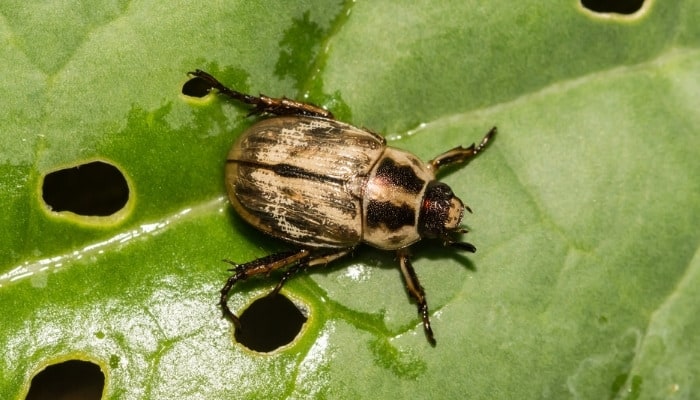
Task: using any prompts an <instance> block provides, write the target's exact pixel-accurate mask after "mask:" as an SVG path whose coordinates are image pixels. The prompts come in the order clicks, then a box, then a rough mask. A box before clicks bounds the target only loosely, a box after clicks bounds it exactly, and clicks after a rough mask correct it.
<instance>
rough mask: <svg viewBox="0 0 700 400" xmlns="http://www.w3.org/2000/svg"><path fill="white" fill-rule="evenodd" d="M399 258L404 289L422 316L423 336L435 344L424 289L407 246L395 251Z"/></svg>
mask: <svg viewBox="0 0 700 400" xmlns="http://www.w3.org/2000/svg"><path fill="white" fill-rule="evenodd" d="M396 255H397V257H398V259H399V265H400V266H401V274H402V275H403V279H404V283H405V284H406V289H407V290H408V293H409V294H410V295H411V296H412V297H413V298H414V299H415V300H416V303H417V305H418V314H420V316H421V317H422V318H423V331H425V337H426V338H427V339H428V342H430V344H431V345H432V346H435V337H434V336H433V329H432V328H431V327H430V312H429V311H428V302H427V300H426V299H425V291H424V290H423V286H421V284H420V282H419V281H418V276H416V271H415V270H414V269H413V265H411V259H410V258H411V254H410V253H409V251H408V248H403V249H400V250H399V251H397V253H396Z"/></svg>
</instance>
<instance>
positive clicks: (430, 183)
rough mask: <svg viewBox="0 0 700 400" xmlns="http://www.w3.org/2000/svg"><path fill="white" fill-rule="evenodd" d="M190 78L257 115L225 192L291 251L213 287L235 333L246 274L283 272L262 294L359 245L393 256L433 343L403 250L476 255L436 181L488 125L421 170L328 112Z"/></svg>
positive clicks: (477, 148) (233, 160) (455, 204)
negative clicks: (429, 246) (235, 294)
mask: <svg viewBox="0 0 700 400" xmlns="http://www.w3.org/2000/svg"><path fill="white" fill-rule="evenodd" d="M189 75H190V76H192V77H196V78H199V79H202V80H204V81H205V82H207V84H208V85H210V89H209V90H211V89H216V90H217V91H218V92H219V93H220V94H222V95H224V96H227V97H229V98H231V99H234V100H238V101H240V102H243V103H246V104H249V105H251V106H253V108H252V110H251V112H250V114H251V115H258V114H266V115H271V116H272V117H270V118H267V119H262V120H260V121H258V122H257V123H255V124H254V125H253V126H251V127H250V128H249V129H248V130H247V131H245V132H244V133H243V134H242V135H241V136H240V137H239V138H238V139H237V140H236V142H235V143H234V145H233V147H232V148H231V151H230V152H229V154H228V158H227V160H226V189H227V192H228V196H229V200H230V201H231V204H232V205H233V207H234V209H235V210H236V211H237V212H238V214H239V215H240V216H241V217H243V219H245V220H246V221H247V222H248V223H250V224H252V225H253V226H255V227H256V228H257V229H259V230H261V231H263V232H265V233H268V234H270V235H272V236H274V237H277V238H280V239H282V240H285V241H287V242H290V243H292V244H294V245H296V247H297V248H296V249H295V250H290V251H282V252H279V253H275V254H272V255H269V256H267V257H262V258H259V259H257V260H253V261H250V262H247V263H245V264H236V263H234V262H232V261H228V260H225V261H227V262H229V263H230V264H232V265H233V266H234V268H232V269H231V270H230V271H231V272H232V273H233V274H232V275H231V276H230V277H229V278H228V280H227V281H226V284H225V285H224V287H223V288H222V289H221V298H220V301H219V304H220V305H221V308H222V310H223V313H224V316H225V317H226V318H228V319H229V320H231V321H232V322H233V324H234V325H235V327H236V329H241V323H240V320H239V319H238V317H236V315H235V314H234V313H233V312H232V311H231V310H230V309H229V307H228V296H229V292H230V291H231V289H232V287H233V285H234V284H235V283H236V282H238V281H240V280H245V279H247V278H249V277H251V276H254V275H260V274H264V275H267V274H269V273H270V272H271V271H274V270H277V269H280V268H284V267H287V269H286V271H285V272H284V274H283V275H282V279H281V280H280V282H279V283H278V284H277V286H276V287H275V288H274V289H273V291H272V292H271V294H274V293H277V292H279V290H280V289H281V288H282V285H283V284H284V283H285V282H286V281H287V280H288V279H289V278H290V277H291V276H292V275H294V274H295V273H297V272H299V271H300V270H304V269H306V268H308V267H315V266H323V265H326V264H328V263H329V262H331V261H334V260H336V259H338V258H340V257H343V256H345V255H347V254H348V253H350V252H351V251H352V250H353V249H354V248H355V247H356V246H357V245H359V244H360V243H367V244H369V245H370V246H374V247H376V248H379V249H382V250H394V251H396V254H397V258H398V261H399V266H400V268H401V273H402V275H403V278H404V281H405V284H406V289H407V290H408V293H409V294H410V295H411V296H412V297H413V298H414V299H415V301H416V303H417V305H418V313H419V314H420V315H421V317H422V319H423V329H424V331H425V335H426V338H427V339H428V341H429V342H430V343H431V344H432V345H435V338H434V336H433V331H432V329H431V327H430V313H429V311H428V303H427V301H426V298H425V292H424V291H423V287H422V286H421V285H420V283H419V282H418V277H417V276H416V273H415V271H414V269H413V266H412V265H411V261H410V252H409V248H410V246H411V245H412V244H414V243H416V242H418V241H419V240H421V239H423V238H429V239H438V240H440V241H442V244H443V245H444V246H449V247H453V248H455V249H457V250H462V251H468V252H472V253H473V252H475V251H476V248H475V247H474V246H473V245H472V244H470V243H466V242H460V241H456V240H455V239H454V238H453V236H455V235H457V234H462V233H466V232H467V231H466V229H464V228H462V227H460V223H461V221H462V215H463V214H464V210H465V209H466V210H467V211H469V212H471V210H470V209H469V207H466V206H465V205H464V204H463V203H462V201H461V200H460V199H459V198H457V197H456V196H455V195H454V194H453V193H452V190H451V189H450V188H449V186H447V185H446V184H444V183H441V182H439V181H437V180H436V179H435V173H436V172H437V171H438V170H439V169H440V168H442V167H444V166H446V165H450V164H459V163H466V162H468V161H469V160H471V159H472V158H473V157H474V156H476V155H477V154H478V153H479V152H481V151H482V150H483V149H484V148H485V146H486V145H487V144H488V143H489V141H491V140H492V139H493V137H494V135H495V134H496V128H495V127H493V128H492V129H491V130H490V131H489V132H488V133H487V134H486V136H484V138H483V139H482V140H481V142H480V143H479V145H475V144H472V145H471V146H469V147H467V148H464V147H462V146H459V147H456V148H454V149H452V150H449V151H447V152H445V153H443V154H440V155H438V156H437V157H435V158H434V159H433V160H431V161H429V162H428V163H423V162H422V161H420V160H419V159H418V158H417V157H416V156H414V155H413V154H411V153H408V152H406V151H403V150H399V149H395V148H392V147H388V146H387V145H386V141H385V140H384V138H383V137H382V136H380V135H378V134H376V133H374V132H371V131H369V130H366V129H361V128H357V127H354V126H352V125H349V124H346V123H343V122H340V121H337V120H335V119H334V117H333V114H332V113H331V112H330V111H327V110H324V109H322V108H320V107H318V106H315V105H313V104H310V103H303V102H298V101H294V100H290V99H287V98H271V97H267V96H265V95H260V96H257V97H256V96H251V95H247V94H244V93H240V92H237V91H235V90H232V89H229V88H227V87H226V86H224V85H223V84H222V83H220V82H219V81H218V80H217V79H216V78H214V77H213V76H211V75H209V74H208V73H206V72H204V71H200V70H196V71H194V72H190V73H189Z"/></svg>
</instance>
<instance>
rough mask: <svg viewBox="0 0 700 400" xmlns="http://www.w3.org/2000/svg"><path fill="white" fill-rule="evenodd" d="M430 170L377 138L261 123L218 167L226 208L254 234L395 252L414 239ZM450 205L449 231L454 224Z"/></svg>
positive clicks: (329, 126)
mask: <svg viewBox="0 0 700 400" xmlns="http://www.w3.org/2000/svg"><path fill="white" fill-rule="evenodd" d="M434 180H435V174H434V173H433V171H432V170H431V169H430V168H429V167H428V166H427V165H425V164H424V163H423V162H421V161H420V160H419V159H418V158H416V157H415V156H414V155H413V154H411V153H408V152H405V151H402V150H398V149H394V148H391V147H387V146H386V142H385V140H384V138H383V137H381V136H379V135H377V134H375V133H373V132H370V131H367V130H363V129H358V128H355V127H354V126H352V125H348V124H345V123H342V122H338V121H335V120H330V119H325V118H311V117H286V116H285V117H278V118H270V119H265V120H262V121H260V122H258V123H256V124H255V125H253V126H252V127H250V128H249V129H248V130H247V131H246V132H244V133H243V134H242V135H241V136H240V137H239V138H238V140H237V141H236V142H235V143H234V145H233V147H232V148H231V151H230V153H229V155H228V159H227V164H226V189H227V191H228V195H229V199H230V200H231V204H232V205H233V207H234V208H235V209H236V211H237V212H238V214H239V215H241V216H242V217H243V218H244V219H245V220H246V221H248V222H249V223H250V224H252V225H253V226H255V227H257V228H258V229H260V230H262V231H264V232H266V233H268V234H270V235H272V236H275V237H278V238H280V239H284V240H287V241H289V242H292V243H294V244H298V245H300V246H306V247H319V248H347V247H354V246H356V245H357V244H358V243H359V242H361V241H362V242H365V243H368V244H370V245H372V246H374V247H377V248H380V249H384V250H397V249H400V248H403V247H407V246H409V245H411V244H413V243H415V242H417V241H419V240H420V239H421V236H420V234H419V232H418V229H417V226H418V217H419V212H420V210H421V208H422V203H423V197H424V195H425V190H426V187H427V185H428V183H430V182H432V181H434ZM455 199H456V201H457V202H458V205H457V206H456V213H457V214H458V216H457V217H456V219H455V222H454V223H453V224H454V225H458V224H459V221H460V220H461V215H462V209H463V206H462V205H461V201H459V199H457V198H455Z"/></svg>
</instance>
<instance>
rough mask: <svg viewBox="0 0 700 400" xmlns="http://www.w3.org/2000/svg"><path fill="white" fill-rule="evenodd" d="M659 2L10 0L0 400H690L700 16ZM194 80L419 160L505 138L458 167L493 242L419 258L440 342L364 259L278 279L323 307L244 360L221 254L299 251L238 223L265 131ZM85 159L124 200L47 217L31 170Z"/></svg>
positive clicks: (461, 184) (376, 262)
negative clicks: (234, 200) (82, 214)
mask: <svg viewBox="0 0 700 400" xmlns="http://www.w3.org/2000/svg"><path fill="white" fill-rule="evenodd" d="M647 3H649V4H646V5H645V6H644V7H643V8H642V10H641V11H640V12H639V13H637V14H636V15H632V16H625V17H623V16H616V15H596V14H593V13H589V12H586V11H585V10H582V9H580V8H578V5H577V2H537V1H521V2H517V3H512V2H511V3H508V4H505V3H503V4H500V3H499V4H496V3H495V2H494V4H488V5H487V4H486V3H483V2H469V1H467V2H464V1H462V2H448V1H445V2H440V3H439V4H436V3H435V2H433V1H425V2H421V3H420V4H416V5H413V6H411V7H407V6H406V5H405V4H403V3H398V2H396V3H392V2H388V1H386V2H357V3H354V2H352V1H346V2H338V3H337V4H335V5H334V6H332V7H329V6H328V4H327V3H326V2H284V3H279V4H276V5H275V6H274V7H269V6H267V5H266V4H264V3H259V4H258V3H256V2H240V3H233V2H229V3H227V5H214V4H213V3H212V4H210V5H207V6H202V5H197V6H195V5H194V4H193V3H189V2H183V3H181V4H176V3H174V2H141V1H137V2H120V1H114V2H108V1H105V2H102V3H100V4H97V3H94V2H93V3H91V4H90V5H89V6H87V5H86V6H85V7H84V8H82V9H81V8H76V7H75V6H74V5H73V4H69V3H65V4H62V3H55V2H52V3H51V4H50V5H49V4H48V3H47V4H45V5H40V4H36V5H35V4H33V3H32V2H30V3H26V2H19V1H6V2H3V3H2V5H0V15H2V18H0V38H1V39H2V42H3V46H0V53H1V55H2V57H0V63H2V64H3V76H4V79H2V81H0V86H1V87H0V89H1V90H0V93H2V96H3V101H2V104H3V107H0V122H1V126H2V127H3V140H2V143H1V144H0V207H1V208H2V210H3V212H2V213H0V224H1V225H2V227H3V230H2V233H1V234H2V240H0V253H1V254H3V258H2V266H0V309H2V310H3V322H2V328H0V348H2V349H3V357H2V358H1V359H0V394H1V396H0V397H2V398H7V399H15V398H22V396H23V394H24V393H26V390H27V384H28V382H29V381H30V380H31V377H32V376H33V374H35V373H36V372H37V371H39V370H40V369H42V368H43V367H45V366H46V365H48V364H51V363H54V362H58V361H62V360H65V359H71V358H80V359H86V360H91V361H94V362H97V363H99V364H100V365H101V367H102V369H103V370H104V372H105V374H106V379H107V386H106V389H105V393H106V395H108V396H109V398H131V399H137V398H151V399H159V398H162V399H166V398H167V399H170V398H206V399H212V398H248V397H256V398H281V397H291V398H308V397H309V396H316V397H320V398H323V397H326V398H384V397H386V398H464V397H467V398H541V397H551V398H635V399H636V398H660V397H661V398H665V397H674V396H677V397H678V398H687V397H688V396H689V395H690V394H692V393H698V392H699V391H700V382H698V378H697V377H698V376H700V367H699V366H700V352H699V351H698V349H700V334H698V333H699V332H700V318H699V317H698V316H700V312H699V311H700V310H699V309H698V308H699V306H698V305H699V304H700V291H699V290H698V287H700V253H699V252H698V243H699V240H700V229H698V226H700V180H699V179H698V176H700V158H698V156H697V154H698V149H700V135H698V134H697V127H698V126H700V113H698V110H700V84H699V83H698V82H700V79H699V78H700V73H699V71H700V51H699V49H698V47H699V44H700V25H698V24H697V21H698V20H699V19H700V6H699V5H698V4H699V3H698V2H696V1H675V2H661V1H647ZM195 68H202V69H205V70H207V71H209V72H211V73H212V74H214V75H216V76H217V77H219V78H221V79H222V80H223V81H224V82H226V83H228V84H230V85H232V86H235V87H237V88H238V89H240V90H243V91H250V92H252V93H258V92H262V93H266V94H268V95H271V96H281V95H286V96H288V97H293V98H298V99H308V100H309V101H313V102H315V103H317V104H322V105H324V106H327V107H328V108H329V109H332V110H333V111H334V112H335V113H336V115H337V116H338V117H339V118H341V119H342V120H344V121H347V122H350V123H353V124H355V125H358V126H366V127H369V128H371V129H372V130H374V131H377V132H381V133H383V134H385V135H387V138H388V139H389V141H390V144H391V145H393V146H397V147H401V148H405V149H408V150H411V151H414V152H415V153H416V154H418V155H419V156H420V157H421V158H423V159H426V160H427V159H429V158H431V157H433V156H435V155H436V154H438V153H440V152H442V151H444V150H446V149H449V148H452V147H455V146H457V145H460V144H463V145H468V144H470V143H471V142H473V141H477V140H479V139H480V138H481V136H482V135H483V134H484V133H485V132H486V131H487V130H488V129H489V128H490V127H491V126H493V125H497V126H498V128H499V132H500V133H499V136H498V137H497V138H496V140H495V141H494V142H493V143H492V145H491V146H490V148H489V149H487V151H486V152H484V153H483V154H482V155H481V156H479V157H478V158H477V159H476V160H474V162H473V163H471V164H470V165H469V166H467V167H464V168H461V169H460V168H454V169H450V171H448V173H447V174H446V175H444V177H443V179H444V181H445V182H447V183H448V184H450V185H451V186H452V188H453V189H454V191H455V192H456V193H457V194H459V195H460V197H461V198H462V199H463V200H464V201H465V203H467V204H469V205H470V206H471V207H472V209H473V210H474V213H473V214H470V215H467V216H466V218H465V223H466V224H467V225H468V226H469V228H470V229H471V232H470V233H469V235H468V240H469V241H471V242H473V243H474V245H476V247H477V248H478V252H477V253H476V254H475V255H470V254H452V253H450V252H446V251H443V249H442V248H441V247H440V246H439V244H437V243H429V242H425V243H421V244H419V245H418V246H415V248H414V249H413V253H414V254H415V260H414V265H415V267H416V271H417V273H418V275H419V277H420V279H421V283H422V284H423V286H424V287H425V289H426V292H427V295H428V300H429V304H430V306H431V312H432V321H433V325H434V326H433V327H434V329H435V334H436V338H437V341H438V344H437V347H435V348H431V347H430V346H429V345H428V344H427V342H426V340H425V338H424V336H423V332H422V328H421V325H420V321H419V318H418V316H417V315H416V311H415V305H414V304H413V303H412V302H410V301H409V299H408V296H407V294H406V292H405V290H404V289H403V284H402V282H401V278H400V273H399V271H398V269H397V268H396V263H395V260H394V257H393V255H391V254H385V253H382V252H380V251H377V250H372V249H369V248H360V249H358V250H357V251H356V252H355V254H354V256H353V257H352V258H347V259H345V260H342V261H339V262H336V263H334V264H332V265H331V266H329V267H328V268H326V269H319V270H317V271H310V273H309V274H306V275H303V276H299V277H297V278H296V279H294V280H292V281H291V282H289V283H288V285H287V286H286V289H285V290H286V291H285V293H287V294H288V295H289V296H290V297H291V298H293V299H294V300H295V301H296V302H298V303H300V304H304V305H305V306H306V307H308V311H309V314H310V319H309V322H308V323H307V328H306V329H305V331H303V333H302V335H301V337H300V338H299V339H298V341H297V342H295V343H294V344H293V345H291V346H290V347H288V348H286V349H284V350H282V351H279V352H278V353H276V354H274V355H267V356H263V355H259V354H255V353H252V352H249V351H246V350H244V349H242V348H241V347H239V346H234V345H233V344H232V343H233V335H232V330H231V327H230V325H229V323H227V322H226V321H224V320H223V319H221V317H220V311H219V310H218V309H217V307H216V301H217V291H218V289H219V288H220V286H221V285H222V284H223V281H224V279H225V278H226V276H227V272H226V267H227V265H226V264H224V263H222V262H220V260H221V259H222V258H229V259H232V260H235V261H239V262H243V261H247V260H250V259H253V258H256V257H260V256H263V255H266V254H268V253H269V252H271V251H274V250H277V249H282V248H284V244H283V243H280V242H278V241H275V240H272V239H269V238H267V237H265V236H264V235H263V234H261V233H258V232H257V231H255V230H254V229H253V228H251V227H249V226H247V225H245V223H243V222H242V221H241V220H240V219H239V218H238V217H236V216H235V215H234V214H233V212H232V211H231V210H230V208H229V206H228V204H227V202H226V199H225V197H224V188H223V183H222V181H223V160H224V158H225V155H226V153H227V151H228V148H229V146H230V144H231V142H232V141H233V140H234V138H235V137H236V136H237V135H238V134H240V133H241V132H242V131H243V130H244V129H245V128H246V127H247V126H249V125H250V124H251V123H252V119H251V118H246V113H247V110H246V109H245V108H243V107H239V106H236V105H231V104H228V103H226V102H224V101H221V100H219V99H211V98H205V99H204V100H188V99H187V98H185V97H183V96H181V95H180V90H181V87H182V84H183V83H184V82H185V81H186V79H187V77H186V76H185V73H186V72H187V71H189V70H193V69H195ZM96 159H98V160H106V161H109V162H111V163H113V164H114V165H117V166H118V167H120V168H121V169H122V172H123V173H124V175H125V176H126V177H127V179H128V181H129V184H130V185H131V186H130V187H131V188H132V193H131V195H132V200H131V201H132V202H131V203H130V205H129V206H128V207H129V208H128V210H125V211H124V212H123V213H122V214H121V215H119V216H116V217H115V219H113V220H97V221H84V220H81V219H80V218H79V217H76V216H70V215H56V214H52V213H51V212H49V211H47V210H46V209H45V208H44V206H43V204H42V202H41V192H40V185H41V179H42V176H43V175H44V174H46V173H47V172H50V171H52V170H55V169H58V168H61V167H64V166H66V165H76V164H78V163H80V162H84V161H86V160H87V161H91V160H96ZM277 278H278V277H277V276H273V277H271V278H270V279H268V280H265V279H260V280H253V281H250V282H246V283H244V284H242V285H240V286H238V287H237V288H236V289H235V291H234V294H233V295H232V300H231V306H232V307H233V308H234V309H237V310H241V309H242V308H243V307H245V305H246V304H248V303H249V302H250V301H252V300H253V298H255V297H256V296H259V295H262V294H264V293H266V292H267V291H269V290H270V289H271V288H272V287H273V285H274V283H275V282H276V279H277Z"/></svg>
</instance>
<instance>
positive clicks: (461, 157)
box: [428, 126, 496, 171]
mask: <svg viewBox="0 0 700 400" xmlns="http://www.w3.org/2000/svg"><path fill="white" fill-rule="evenodd" d="M495 134H496V127H495V126H494V127H493V128H491V130H490V131H488V133H487V134H486V136H484V138H483V139H481V142H480V143H479V145H478V146H477V145H476V144H475V143H472V145H471V146H469V147H467V148H466V149H465V148H464V147H462V146H458V147H455V148H454V149H452V150H449V151H446V152H444V153H442V154H440V155H439V156H437V157H435V158H434V159H432V160H430V161H429V162H428V165H429V166H430V168H431V169H432V170H433V171H437V170H438V169H440V168H442V167H444V166H446V165H450V164H461V163H465V162H467V161H469V160H470V159H471V158H473V157H474V156H476V155H477V154H479V153H481V151H483V150H484V148H485V147H486V145H487V144H488V143H489V141H491V139H492V138H493V136H494V135H495Z"/></svg>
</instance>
